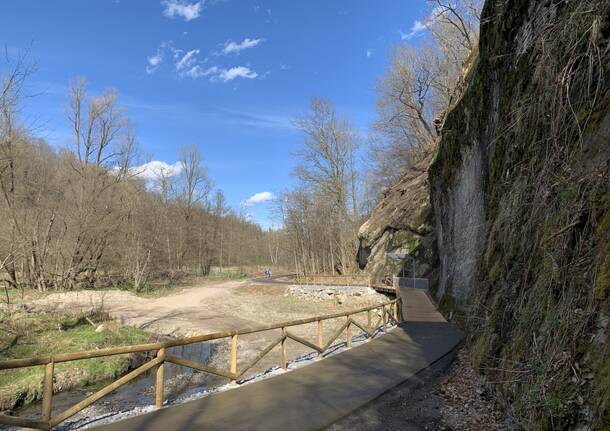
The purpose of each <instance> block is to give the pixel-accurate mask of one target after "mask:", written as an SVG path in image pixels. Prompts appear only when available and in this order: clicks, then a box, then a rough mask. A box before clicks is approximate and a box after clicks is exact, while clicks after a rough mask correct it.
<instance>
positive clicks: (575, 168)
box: [359, 0, 610, 430]
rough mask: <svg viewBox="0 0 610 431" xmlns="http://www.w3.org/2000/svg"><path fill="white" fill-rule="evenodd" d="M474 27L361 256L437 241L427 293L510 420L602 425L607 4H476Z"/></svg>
mask: <svg viewBox="0 0 610 431" xmlns="http://www.w3.org/2000/svg"><path fill="white" fill-rule="evenodd" d="M481 23H482V24H481V31H480V43H479V54H478V58H477V59H476V62H475V63H474V65H473V67H472V68H470V69H469V71H468V76H466V77H465V80H464V82H465V89H464V91H463V93H462V95H461V98H460V99H459V101H457V102H456V103H455V105H454V106H453V108H452V109H451V111H450V112H448V113H447V115H446V117H445V121H444V124H443V128H442V131H441V139H440V142H439V146H438V149H437V152H436V155H435V156H434V160H432V163H431V164H430V167H429V169H428V172H427V173H424V172H422V173H421V174H420V175H407V176H405V177H404V178H403V179H402V180H401V181H400V183H399V184H397V185H396V186H395V187H394V188H392V189H391V190H389V191H388V193H387V194H386V196H385V197H384V199H383V200H382V202H381V203H380V204H379V206H378V207H377V208H376V209H375V211H374V212H373V214H372V216H371V218H370V220H368V221H367V223H366V224H365V225H364V226H362V229H361V230H360V256H359V257H360V263H361V266H363V267H364V268H365V270H367V271H370V272H371V273H384V274H385V273H388V272H391V271H395V270H396V268H393V267H391V265H390V264H388V263H387V261H385V260H384V259H383V257H384V255H385V253H386V252H388V251H397V250H400V251H407V252H411V253H418V252H419V253H424V250H423V247H424V246H423V244H424V240H425V239H426V238H434V241H432V242H435V243H436V246H437V247H436V250H438V252H437V253H436V252H435V251H434V252H433V250H434V249H435V247H430V249H429V250H427V251H426V252H427V253H430V254H431V255H432V254H434V255H436V254H438V260H437V261H436V260H434V259H433V260H432V261H433V262H435V264H434V266H432V267H431V268H430V273H434V269H435V267H437V268H438V284H437V285H436V286H435V289H433V292H432V293H433V294H435V296H436V298H437V300H438V301H439V304H440V307H441V309H442V310H443V311H444V312H446V314H447V315H451V316H453V319H454V320H456V321H457V322H459V323H460V324H462V325H463V326H464V327H466V328H467V329H468V330H469V339H470V342H471V351H472V355H473V362H474V364H475V366H476V367H478V368H479V370H480V371H481V372H483V373H484V374H487V375H488V377H489V380H490V381H493V382H495V384H494V385H493V387H492V389H493V391H494V393H495V394H496V395H497V397H498V398H500V400H501V401H502V402H504V403H507V404H510V412H511V413H510V414H511V416H512V417H514V418H516V419H517V420H518V422H519V423H520V425H521V426H522V427H523V429H533V430H537V429H544V430H546V429H599V430H602V429H604V430H606V429H610V341H609V340H610V325H609V324H608V321H609V319H608V316H610V1H609V0H566V1H555V0H487V1H486V2H485V6H484V8H483V13H482V18H481ZM428 197H429V198H428ZM430 205H431V207H430ZM430 231H432V232H430ZM428 244H429V243H428Z"/></svg>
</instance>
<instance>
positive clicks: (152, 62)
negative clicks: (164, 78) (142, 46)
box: [146, 51, 163, 75]
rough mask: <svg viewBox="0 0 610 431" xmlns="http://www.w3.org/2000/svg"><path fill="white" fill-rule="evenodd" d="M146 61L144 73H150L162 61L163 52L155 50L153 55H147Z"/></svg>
mask: <svg viewBox="0 0 610 431" xmlns="http://www.w3.org/2000/svg"><path fill="white" fill-rule="evenodd" d="M147 62H148V64H147V65H146V73H148V74H149V75H150V74H151V73H154V71H155V70H157V69H158V68H159V66H160V65H161V63H163V54H162V53H161V51H157V53H156V54H155V55H151V56H150V57H148V59H147Z"/></svg>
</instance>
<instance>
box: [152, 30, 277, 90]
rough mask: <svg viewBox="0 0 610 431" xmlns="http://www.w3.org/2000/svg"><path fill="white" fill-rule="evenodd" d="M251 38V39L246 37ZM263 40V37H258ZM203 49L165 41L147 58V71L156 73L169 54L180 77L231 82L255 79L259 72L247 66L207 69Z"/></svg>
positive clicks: (206, 59)
mask: <svg viewBox="0 0 610 431" xmlns="http://www.w3.org/2000/svg"><path fill="white" fill-rule="evenodd" d="M246 40H250V41H251V39H246ZM258 40H262V39H258ZM200 52H201V50H199V49H192V50H190V51H185V50H182V49H179V48H176V47H175V46H174V45H173V42H172V41H163V42H161V44H160V45H159V48H158V49H157V53H156V54H154V55H151V56H150V57H148V58H147V64H146V73H148V74H151V73H154V72H155V71H156V70H157V69H158V68H159V67H160V66H161V64H162V63H163V62H164V57H166V56H169V57H170V58H172V59H173V60H172V61H173V63H174V68H175V72H176V73H177V75H178V77H180V78H191V79H198V78H202V77H209V80H210V81H211V82H229V81H233V80H234V79H236V78H244V79H254V78H257V77H258V76H259V74H258V73H257V72H256V71H255V70H252V69H250V68H249V67H247V66H235V67H231V68H228V69H225V68H221V67H219V66H212V67H209V68H207V69H204V68H203V67H202V64H204V63H206V62H207V61H208V58H204V59H203V60H200V59H199V54H200ZM268 74H269V73H268V72H267V73H265V74H264V75H263V76H262V77H261V79H262V78H264V77H266V76H267V75H268Z"/></svg>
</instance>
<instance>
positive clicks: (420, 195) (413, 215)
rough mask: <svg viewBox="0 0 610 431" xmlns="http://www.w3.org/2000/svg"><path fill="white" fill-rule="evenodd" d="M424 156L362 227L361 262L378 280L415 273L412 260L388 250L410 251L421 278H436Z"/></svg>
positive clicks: (430, 156)
mask: <svg viewBox="0 0 610 431" xmlns="http://www.w3.org/2000/svg"><path fill="white" fill-rule="evenodd" d="M431 160H432V155H431V154H430V155H428V156H426V157H424V158H423V159H422V160H421V161H420V162H419V163H418V164H417V165H416V166H413V167H412V168H411V169H409V171H408V172H407V173H405V174H404V175H403V177H402V178H401V179H400V181H399V182H398V184H396V185H394V186H393V187H391V188H390V189H388V190H387V191H386V192H385V194H384V196H383V199H382V200H381V201H380V203H379V204H378V205H377V207H375V209H374V210H373V212H372V213H371V216H370V218H369V219H368V220H367V221H366V222H365V223H364V224H363V225H362V226H361V227H360V230H359V231H358V238H359V240H360V247H359V249H358V264H359V266H360V268H361V269H363V270H365V271H366V272H367V273H369V274H371V275H372V276H373V278H374V279H375V280H376V281H380V280H382V279H384V278H386V277H391V276H392V275H398V274H399V273H401V271H403V270H404V271H405V273H408V274H411V273H412V265H411V263H407V264H406V265H404V268H403V262H400V261H396V260H393V259H391V258H389V257H387V255H386V254H387V253H396V252H398V253H407V254H409V255H411V256H414V257H415V259H416V264H415V272H416V275H417V276H418V277H435V271H434V270H435V269H436V267H437V266H438V265H437V263H436V253H435V249H436V244H435V240H434V233H433V225H432V219H431V214H432V212H431V206H430V185H429V183H428V165H429V164H430V161H431Z"/></svg>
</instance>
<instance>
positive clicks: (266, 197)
mask: <svg viewBox="0 0 610 431" xmlns="http://www.w3.org/2000/svg"><path fill="white" fill-rule="evenodd" d="M273 199H275V196H273V193H271V192H260V193H255V194H254V195H252V196H250V197H249V198H248V199H246V200H245V201H244V202H243V204H244V205H246V206H250V205H256V204H260V203H263V202H268V201H270V200H273Z"/></svg>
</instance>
